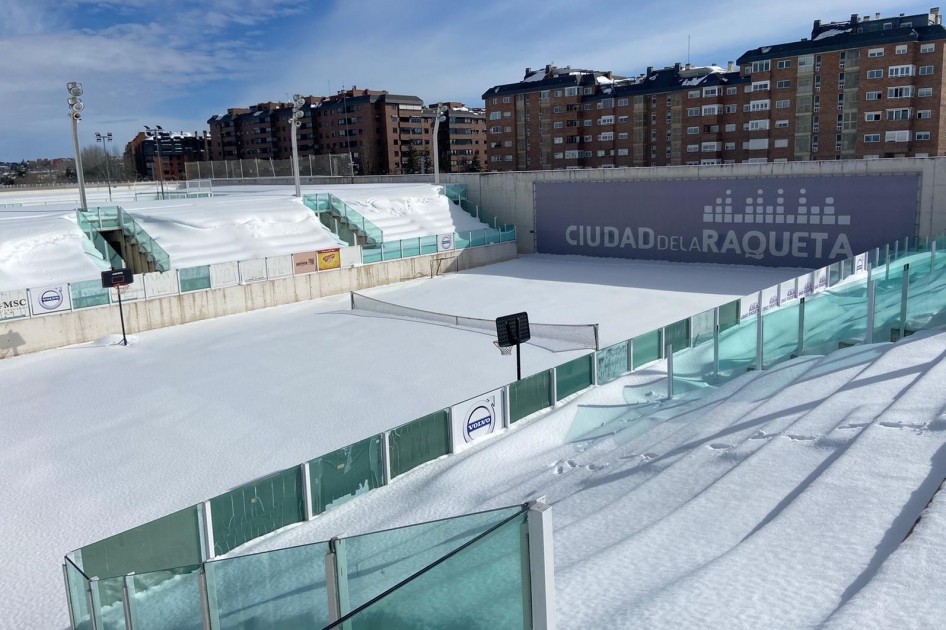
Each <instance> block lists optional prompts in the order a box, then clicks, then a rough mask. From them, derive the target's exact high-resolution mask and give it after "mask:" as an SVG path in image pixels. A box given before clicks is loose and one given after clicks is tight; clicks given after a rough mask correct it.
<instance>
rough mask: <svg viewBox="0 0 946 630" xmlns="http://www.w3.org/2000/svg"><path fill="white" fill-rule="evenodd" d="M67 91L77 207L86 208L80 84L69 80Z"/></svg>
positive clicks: (82, 105)
mask: <svg viewBox="0 0 946 630" xmlns="http://www.w3.org/2000/svg"><path fill="white" fill-rule="evenodd" d="M66 89H67V90H68V91H69V100H68V103H69V118H70V120H72V148H73V149H74V150H75V152H76V180H77V181H78V182H79V207H80V208H81V209H82V210H88V208H89V204H88V203H87V202H86V199H85V176H84V173H83V172H82V152H81V151H80V150H79V121H80V120H82V110H83V109H85V105H84V104H83V103H82V101H80V100H79V97H80V96H82V84H81V83H77V82H75V81H70V82H69V83H67V84H66Z"/></svg>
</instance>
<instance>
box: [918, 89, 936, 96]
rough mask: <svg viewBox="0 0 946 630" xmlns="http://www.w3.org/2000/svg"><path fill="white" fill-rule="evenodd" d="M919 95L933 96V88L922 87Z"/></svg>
mask: <svg viewBox="0 0 946 630" xmlns="http://www.w3.org/2000/svg"><path fill="white" fill-rule="evenodd" d="M917 96H933V88H920V89H919V91H918V92H917Z"/></svg>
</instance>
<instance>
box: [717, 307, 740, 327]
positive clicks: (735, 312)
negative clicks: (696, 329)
mask: <svg viewBox="0 0 946 630" xmlns="http://www.w3.org/2000/svg"><path fill="white" fill-rule="evenodd" d="M738 325H739V300H733V301H732V302H730V303H729V304H723V305H722V306H720V307H719V330H720V332H722V331H724V330H726V329H727V328H732V327H733V326H738Z"/></svg>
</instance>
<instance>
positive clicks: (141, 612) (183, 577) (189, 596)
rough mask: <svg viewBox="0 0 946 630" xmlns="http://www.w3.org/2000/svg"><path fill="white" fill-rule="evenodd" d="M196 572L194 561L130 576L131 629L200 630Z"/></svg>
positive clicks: (198, 590) (200, 618) (201, 627)
mask: <svg viewBox="0 0 946 630" xmlns="http://www.w3.org/2000/svg"><path fill="white" fill-rule="evenodd" d="M199 574H200V565H199V564H198V565H193V566H187V567H179V568H177V569H169V570H167V571H154V572H151V573H141V574H136V575H134V576H132V578H131V580H130V582H131V585H132V588H131V590H132V591H133V593H132V592H129V594H128V595H129V598H130V599H131V601H132V602H133V603H132V606H133V607H134V611H135V612H134V616H133V618H132V625H133V626H134V630H202V629H203V618H202V615H201V611H200V586H199V577H198V576H199ZM159 587H160V588H159Z"/></svg>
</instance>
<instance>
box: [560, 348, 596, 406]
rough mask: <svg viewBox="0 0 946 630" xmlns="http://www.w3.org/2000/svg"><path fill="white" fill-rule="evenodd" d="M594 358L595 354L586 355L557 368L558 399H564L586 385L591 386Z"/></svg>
mask: <svg viewBox="0 0 946 630" xmlns="http://www.w3.org/2000/svg"><path fill="white" fill-rule="evenodd" d="M594 358H595V355H594V354H589V355H585V356H583V357H578V358H577V359H573V360H571V361H569V362H568V363H563V364H562V365H560V366H558V367H556V368H555V389H556V393H557V397H556V400H562V399H564V398H567V397H569V396H571V395H572V394H575V393H577V392H580V391H581V390H583V389H585V388H586V387H591V385H592V381H593V375H592V361H593V360H594Z"/></svg>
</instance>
